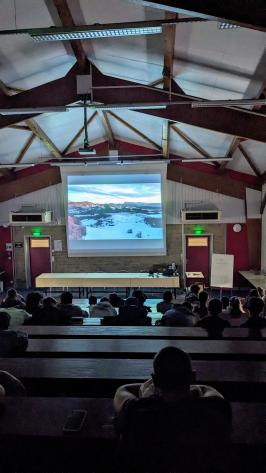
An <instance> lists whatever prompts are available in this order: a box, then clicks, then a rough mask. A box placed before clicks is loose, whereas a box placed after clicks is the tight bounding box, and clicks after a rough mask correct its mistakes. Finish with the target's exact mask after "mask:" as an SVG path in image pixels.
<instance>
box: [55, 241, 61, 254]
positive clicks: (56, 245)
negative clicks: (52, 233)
mask: <svg viewBox="0 0 266 473" xmlns="http://www.w3.org/2000/svg"><path fill="white" fill-rule="evenodd" d="M62 249H63V246H62V240H54V251H62Z"/></svg>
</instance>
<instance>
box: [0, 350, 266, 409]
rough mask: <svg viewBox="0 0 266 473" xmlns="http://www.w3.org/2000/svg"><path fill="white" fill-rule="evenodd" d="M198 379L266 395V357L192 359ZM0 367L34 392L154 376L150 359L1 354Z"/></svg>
mask: <svg viewBox="0 0 266 473" xmlns="http://www.w3.org/2000/svg"><path fill="white" fill-rule="evenodd" d="M192 366H193V369H194V370H195V371H196V373H197V382H198V383H200V384H210V385H211V386H214V387H216V388H217V389H218V390H219V391H220V392H222V393H223V394H224V395H225V396H226V397H227V398H228V399H233V400H234V399H235V400H250V399H251V400H253V401H254V400H258V401H265V399H266V362H265V361H245V362H243V361H217V360H212V361H199V360H192ZM0 370H6V371H8V372H10V373H11V374H13V375H14V376H16V377H17V378H19V379H20V380H21V381H22V382H23V383H24V384H25V386H26V388H27V391H28V394H29V395H30V394H31V395H36V396H40V395H49V396H51V395H52V396H56V395H60V394H61V395H69V396H73V395H74V396H88V395H89V396H92V395H94V396H96V397H98V396H102V397H104V396H113V395H114V392H115V390H116V389H117V388H118V386H121V385H122V384H126V383H136V382H143V381H145V380H146V379H148V378H149V377H150V376H151V373H152V371H153V368H152V360H149V359H137V360H136V359H107V358H105V359H96V358H54V359H53V360H51V358H0Z"/></svg>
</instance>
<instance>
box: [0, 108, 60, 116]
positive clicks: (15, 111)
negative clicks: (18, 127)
mask: <svg viewBox="0 0 266 473" xmlns="http://www.w3.org/2000/svg"><path fill="white" fill-rule="evenodd" d="M53 112H56V113H58V112H68V108H67V107H36V108H0V115H27V114H35V113H53Z"/></svg>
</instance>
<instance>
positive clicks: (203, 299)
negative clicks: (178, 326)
mask: <svg viewBox="0 0 266 473" xmlns="http://www.w3.org/2000/svg"><path fill="white" fill-rule="evenodd" d="M208 297H209V294H208V292H206V291H201V292H200V293H199V306H196V307H195V308H194V312H193V313H194V314H196V316H198V317H199V318H200V319H202V318H203V317H205V316H206V315H208V309H207V301H208Z"/></svg>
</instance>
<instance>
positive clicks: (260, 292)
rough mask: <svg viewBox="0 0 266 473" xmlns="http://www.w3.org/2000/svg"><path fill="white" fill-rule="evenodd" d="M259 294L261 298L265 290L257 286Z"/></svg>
mask: <svg viewBox="0 0 266 473" xmlns="http://www.w3.org/2000/svg"><path fill="white" fill-rule="evenodd" d="M257 291H258V294H259V296H260V297H261V298H263V297H264V296H265V291H264V289H262V287H257Z"/></svg>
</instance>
